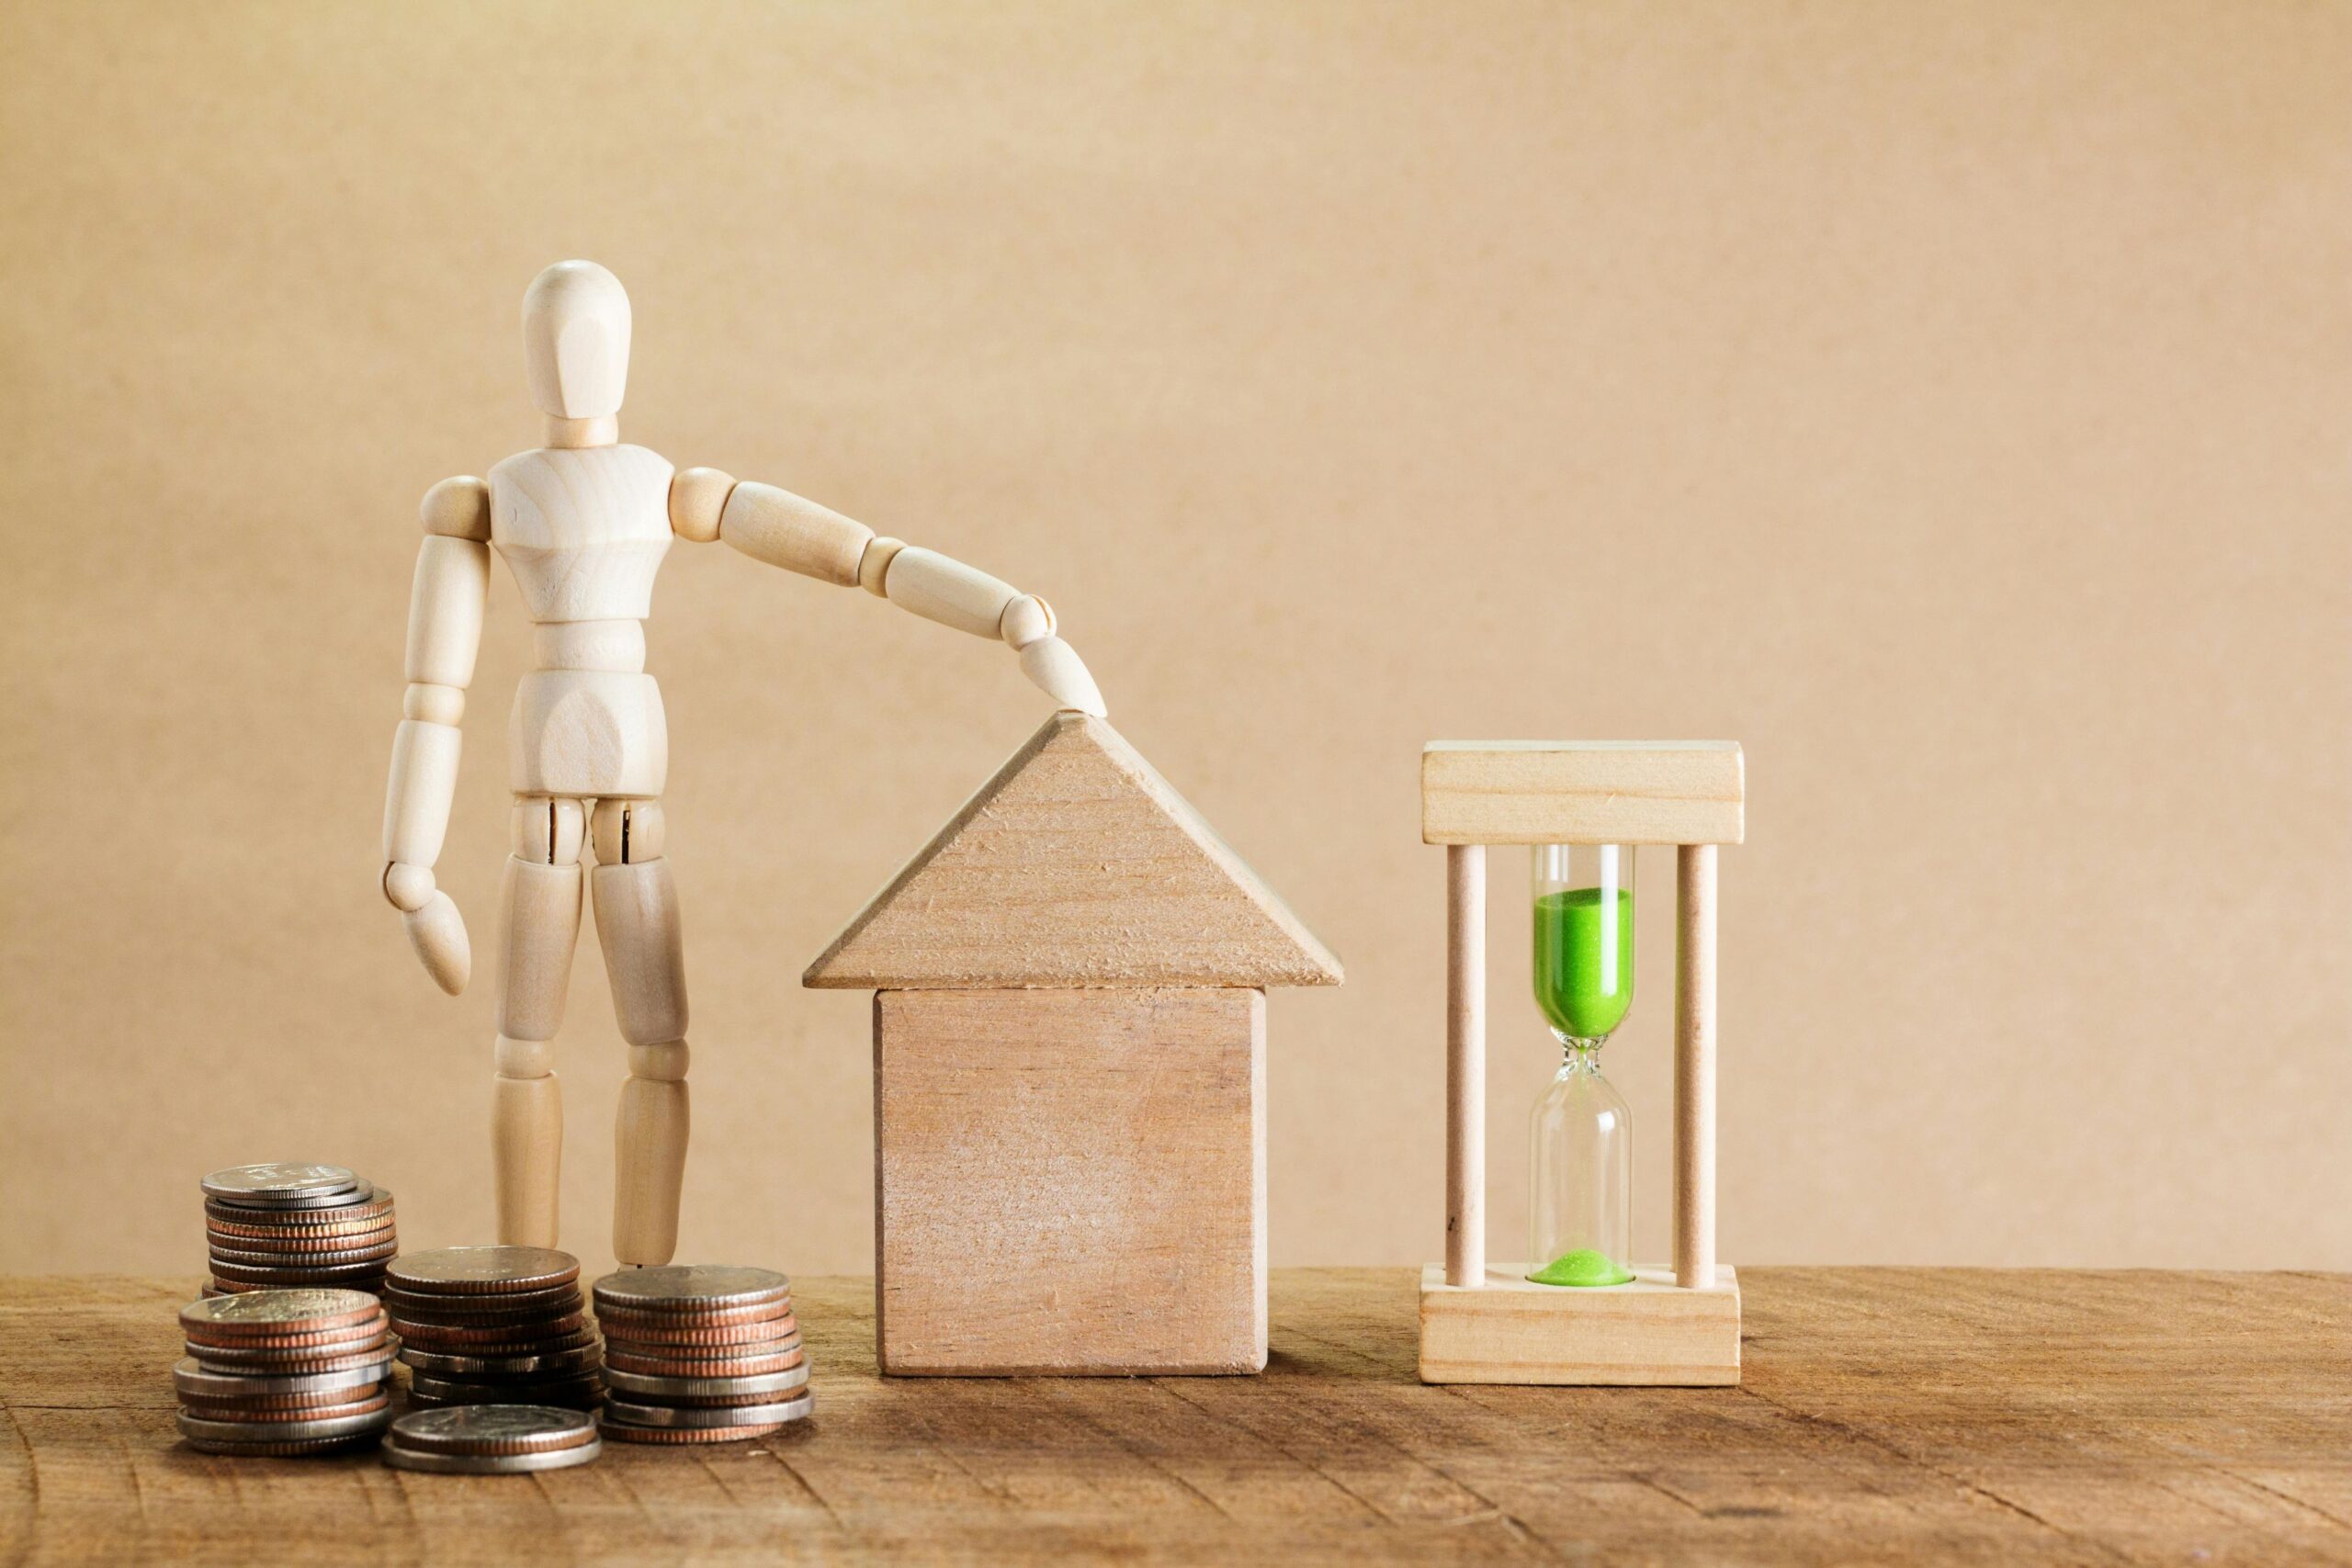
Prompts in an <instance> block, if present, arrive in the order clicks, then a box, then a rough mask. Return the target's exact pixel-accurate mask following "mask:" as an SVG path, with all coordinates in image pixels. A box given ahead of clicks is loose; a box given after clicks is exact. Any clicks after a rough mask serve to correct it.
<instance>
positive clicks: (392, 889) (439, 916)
mask: <svg viewBox="0 0 2352 1568" xmlns="http://www.w3.org/2000/svg"><path fill="white" fill-rule="evenodd" d="M384 897H386V898H389V899H390V900H391V904H392V908H395V909H398V910H399V911H400V912H401V924H402V925H404V926H405V927H407V928H408V941H409V945H410V946H411V947H413V948H414V949H416V957H417V962H419V963H421V964H424V972H425V973H426V974H428V975H430V976H433V983H434V984H435V985H436V986H438V987H441V988H442V989H443V990H445V991H447V992H448V993H449V994H450V995H451V996H453V997H454V996H456V995H457V994H458V992H460V991H462V990H464V989H465V988H466V979H467V976H469V975H471V974H472V973H473V967H474V952H473V944H472V943H471V942H469V941H468V940H467V938H466V921H465V917H464V916H462V915H460V914H458V906H457V905H456V904H455V903H454V902H452V901H451V899H450V897H449V896H448V895H447V893H444V892H441V891H440V890H439V889H438V888H436V887H435V886H434V885H433V871H432V868H431V867H429V866H422V865H402V864H400V863H397V862H395V863H393V864H390V865H388V866H386V867H385V868H384Z"/></svg>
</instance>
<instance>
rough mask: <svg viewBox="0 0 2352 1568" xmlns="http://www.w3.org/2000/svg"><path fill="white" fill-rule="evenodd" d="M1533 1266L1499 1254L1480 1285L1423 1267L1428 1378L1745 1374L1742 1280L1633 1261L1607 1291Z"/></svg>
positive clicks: (1590, 1379) (1665, 1380) (1600, 1381)
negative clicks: (1565, 1282) (1687, 1277)
mask: <svg viewBox="0 0 2352 1568" xmlns="http://www.w3.org/2000/svg"><path fill="white" fill-rule="evenodd" d="M1533 1267H1534V1265H1532V1264H1530V1263H1498V1264H1495V1265H1494V1266H1492V1267H1491V1268H1489V1269H1487V1272H1486V1277H1485V1278H1484V1279H1483V1280H1480V1281H1479V1282H1478V1284H1477V1286H1476V1287H1465V1286H1462V1285H1458V1284H1451V1283H1449V1282H1448V1280H1447V1278H1446V1276H1447V1270H1446V1268H1445V1266H1444V1265H1443V1264H1439V1263H1432V1264H1430V1265H1429V1266H1428V1267H1427V1268H1425V1269H1422V1270H1421V1381H1422V1382H1444V1383H1455V1382H1466V1383H1575V1384H1592V1385H1614V1386H1620V1387H1628V1386H1642V1387H1682V1388H1691V1387H1704V1386H1708V1385H1713V1384H1723V1383H1736V1382H1738V1381H1739V1285H1738V1282H1737V1280H1736V1279H1735V1278H1734V1276H1733V1271H1732V1270H1731V1269H1727V1268H1726V1269H1722V1270H1721V1271H1720V1273H1721V1277H1720V1279H1719V1280H1717V1281H1716V1283H1714V1284H1713V1285H1711V1286H1709V1287H1708V1288H1707V1289H1705V1290H1684V1289H1682V1288H1681V1287H1679V1286H1678V1285H1677V1284H1675V1282H1674V1276H1673V1274H1672V1272H1671V1271H1670V1270H1667V1269H1634V1280H1633V1281H1632V1282H1631V1283H1629V1284H1625V1285H1620V1286H1613V1287H1611V1288H1610V1289H1608V1290H1577V1289H1564V1288H1561V1287H1558V1286H1553V1285H1534V1284H1530V1283H1529V1282H1528V1280H1527V1275H1528V1272H1529V1270H1530V1269H1532V1268H1533Z"/></svg>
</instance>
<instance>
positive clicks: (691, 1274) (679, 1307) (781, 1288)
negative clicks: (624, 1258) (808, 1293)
mask: <svg viewBox="0 0 2352 1568" xmlns="http://www.w3.org/2000/svg"><path fill="white" fill-rule="evenodd" d="M791 1294H792V1281H791V1280H789V1279H787V1278H786V1277H785V1276H784V1275H782V1274H779V1273H777V1272H775V1270H774V1269H745V1268H739V1267H737V1266H735V1265H733V1264H726V1263H668V1264H663V1265H662V1267H660V1268H658V1269H621V1270H619V1271H618V1272H617V1273H612V1274H607V1275H605V1277H604V1278H603V1279H601V1280H597V1281H596V1302H597V1304H598V1305H600V1306H603V1305H611V1306H616V1307H630V1308H634V1309H636V1310H637V1311H639V1312H680V1313H691V1312H693V1311H695V1309H697V1308H706V1307H741V1306H755V1305H758V1304H760V1303H764V1302H780V1301H784V1300H786V1298H788V1297H789V1296H790V1295H791Z"/></svg>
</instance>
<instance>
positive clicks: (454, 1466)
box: [376, 1411, 605, 1475]
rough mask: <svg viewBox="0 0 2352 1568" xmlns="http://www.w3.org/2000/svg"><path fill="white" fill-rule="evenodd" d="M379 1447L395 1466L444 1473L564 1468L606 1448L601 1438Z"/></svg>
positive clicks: (590, 1460)
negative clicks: (574, 1443) (472, 1446)
mask: <svg viewBox="0 0 2352 1568" xmlns="http://www.w3.org/2000/svg"><path fill="white" fill-rule="evenodd" d="M434 1414H435V1415H444V1414H447V1412H444V1411H435V1412H434ZM401 1419H403V1420H405V1419H407V1417H405V1416H403V1417H401ZM376 1451H377V1452H379V1453H380V1454H382V1455H383V1456H384V1462H385V1463H386V1464H389V1465H390V1466H391V1467H392V1468H393V1469H395V1470H429V1471H435V1472H439V1473H441V1474H444V1475H522V1474H526V1473H527V1472H531V1471H536V1470H564V1469H568V1468H569V1467H571V1466H572V1465H575V1464H590V1463H594V1461H595V1459H596V1456H597V1455H599V1454H601V1453H603V1452H604V1451H605V1444H604V1439H602V1438H590V1439H589V1440H588V1441H586V1442H584V1443H582V1444H581V1445H579V1446H578V1447H577V1448H570V1449H556V1450H552V1451H551V1452H548V1453H534V1454H444V1453H433V1452H429V1451H427V1450H422V1449H413V1448H410V1447H409V1446H408V1445H407V1444H405V1443H401V1442H390V1441H388V1442H386V1443H385V1444H384V1446H383V1447H382V1448H380V1449H379V1450H376Z"/></svg>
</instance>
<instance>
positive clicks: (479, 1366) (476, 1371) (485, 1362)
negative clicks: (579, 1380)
mask: <svg viewBox="0 0 2352 1568" xmlns="http://www.w3.org/2000/svg"><path fill="white" fill-rule="evenodd" d="M601 1359H603V1352H602V1350H601V1348H599V1347H598V1346H596V1345H594V1344H588V1345H581V1346H575V1347H568V1348H562V1349H552V1350H535V1351H531V1352H529V1353H527V1354H523V1355H514V1356H458V1355H450V1354H447V1353H445V1352H442V1351H438V1350H415V1349H411V1348H407V1347H406V1346H403V1347H401V1360H402V1361H404V1362H406V1363H407V1364H408V1365H410V1366H412V1367H416V1368H420V1369H422V1370H423V1371H428V1372H457V1373H462V1374H463V1375H465V1376H467V1377H506V1376H519V1375H522V1374H524V1373H531V1372H564V1371H582V1369H584V1368H589V1367H594V1366H595V1365H597V1364H598V1362H599V1361H600V1360H601Z"/></svg>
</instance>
